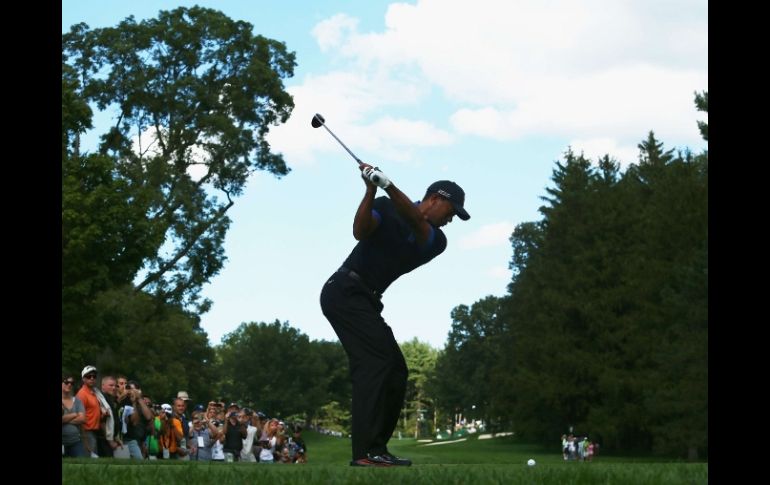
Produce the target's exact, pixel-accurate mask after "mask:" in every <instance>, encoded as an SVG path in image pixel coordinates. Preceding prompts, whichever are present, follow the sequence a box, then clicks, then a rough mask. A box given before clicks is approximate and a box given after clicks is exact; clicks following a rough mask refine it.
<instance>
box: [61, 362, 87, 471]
mask: <svg viewBox="0 0 770 485" xmlns="http://www.w3.org/2000/svg"><path fill="white" fill-rule="evenodd" d="M73 387H75V378H74V377H73V376H72V375H70V374H64V376H63V377H62V380H61V444H62V456H68V457H72V458H81V457H84V456H86V451H85V448H84V447H83V441H82V439H81V431H80V428H81V426H82V425H83V423H85V421H86V411H85V407H84V406H83V403H82V402H81V401H80V399H78V398H77V397H75V396H73V395H72V389H73Z"/></svg>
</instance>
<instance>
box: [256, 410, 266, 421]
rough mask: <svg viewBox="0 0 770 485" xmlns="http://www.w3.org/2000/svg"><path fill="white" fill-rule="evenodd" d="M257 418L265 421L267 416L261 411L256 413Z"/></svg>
mask: <svg viewBox="0 0 770 485" xmlns="http://www.w3.org/2000/svg"><path fill="white" fill-rule="evenodd" d="M257 417H258V418H259V419H267V414H265V413H263V412H262V411H257Z"/></svg>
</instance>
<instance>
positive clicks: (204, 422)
mask: <svg viewBox="0 0 770 485" xmlns="http://www.w3.org/2000/svg"><path fill="white" fill-rule="evenodd" d="M192 425H193V427H192V429H191V430H190V459H191V460H195V461H211V457H212V453H211V451H212V450H211V449H212V447H213V445H214V442H215V440H216V437H217V435H218V434H219V431H218V430H217V427H216V425H215V424H214V423H213V422H211V421H209V420H208V419H207V418H206V416H205V415H204V413H203V412H202V411H196V412H194V413H193V417H192Z"/></svg>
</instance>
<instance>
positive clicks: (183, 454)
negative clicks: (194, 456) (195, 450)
mask: <svg viewBox="0 0 770 485" xmlns="http://www.w3.org/2000/svg"><path fill="white" fill-rule="evenodd" d="M177 396H182V397H177V398H176V399H174V417H175V418H176V419H178V420H179V422H180V423H182V439H181V440H180V441H179V446H178V447H177V450H176V455H177V458H179V459H180V460H189V459H190V457H189V456H188V455H189V450H188V449H187V437H188V436H190V422H189V421H187V416H186V415H185V411H187V401H189V400H190V398H189V397H187V393H186V392H184V391H179V393H178V394H177ZM185 397H187V400H185V399H184V398H185Z"/></svg>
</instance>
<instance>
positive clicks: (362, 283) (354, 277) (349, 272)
mask: <svg viewBox="0 0 770 485" xmlns="http://www.w3.org/2000/svg"><path fill="white" fill-rule="evenodd" d="M337 272H338V273H344V274H346V275H348V276H350V278H351V279H352V280H354V281H355V282H356V283H358V284H359V285H360V286H361V288H363V289H364V290H366V291H367V293H371V294H372V295H374V296H375V297H376V298H377V299H378V300H379V299H382V293H380V292H379V291H376V290H373V289H371V288H369V285H367V284H366V282H365V281H364V279H363V278H361V275H360V274H358V273H356V272H355V271H353V270H352V269H350V268H346V267H344V266H342V267H341V268H340V269H338V270H337Z"/></svg>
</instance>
